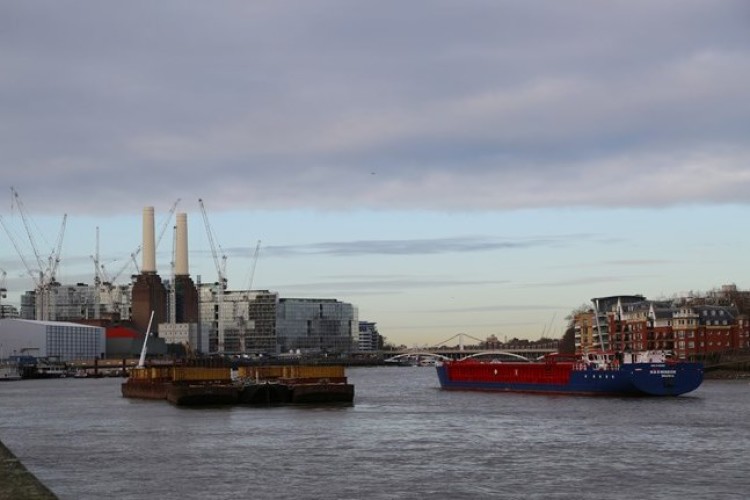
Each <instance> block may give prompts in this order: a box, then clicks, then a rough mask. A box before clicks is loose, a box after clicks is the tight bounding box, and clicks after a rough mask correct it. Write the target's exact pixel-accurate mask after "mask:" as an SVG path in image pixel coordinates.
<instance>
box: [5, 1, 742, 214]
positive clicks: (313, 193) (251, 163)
mask: <svg viewBox="0 0 750 500" xmlns="http://www.w3.org/2000/svg"><path fill="white" fill-rule="evenodd" d="M221 6H222V7H221V8H217V6H216V5H212V4H209V3H206V2H199V1H188V0H181V1H164V2H158V3H154V2H124V3H109V2H107V3H103V2H97V1H93V0H92V1H82V2H78V3H77V4H76V8H72V7H71V6H70V5H68V4H65V3H61V2H54V1H48V2H43V1H42V2H34V3H29V2H24V1H11V2H6V3H5V4H4V5H3V7H2V9H3V15H2V16H0V17H2V21H0V23H2V26H1V27H2V29H0V57H2V60H3V64H4V71H3V74H2V75H1V76H0V102H2V104H3V110H4V112H3V116H2V117H0V130H2V134H0V148H2V151H3V173H4V180H5V181H6V182H8V183H9V184H12V185H15V186H17V187H19V189H21V191H22V192H24V193H28V194H27V196H28V197H29V198H30V200H29V201H30V202H32V203H33V205H34V206H35V207H42V206H46V207H47V209H48V210H52V209H54V208H55V207H59V203H60V197H61V193H64V195H65V196H64V198H65V199H64V201H65V202H66V203H68V204H70V205H71V207H70V208H69V210H70V211H71V212H75V211H80V212H85V211H91V210H100V211H102V210H107V211H117V210H124V211H132V210H133V209H136V208H137V207H140V206H143V205H144V204H148V203H151V202H152V201H151V200H153V199H155V198H157V197H166V198H167V199H174V198H176V197H184V198H189V197H196V198H197V197H200V196H204V197H207V196H211V197H212V198H215V199H218V200H221V206H217V209H224V208H226V209H229V208H253V207H263V208H268V209H286V208H299V207H303V208H310V207H313V208H330V209H348V208H351V207H353V206H365V207H372V208H396V209H438V210H440V209H443V210H474V209H493V210H496V209H507V208H517V207H533V206H545V207H549V206H582V205H595V206H654V205H673V204H679V203H686V202H691V203H692V202H704V203H726V202H739V203H746V202H747V196H746V193H747V192H748V189H750V177H749V174H748V173H747V168H746V166H747V162H748V160H750V147H749V146H747V144H746V140H745V138H746V137H747V136H748V135H750V130H748V123H750V105H749V104H748V103H750V34H749V33H750V30H748V29H747V26H748V21H750V8H749V7H748V6H747V4H746V3H745V2H742V1H722V2H705V1H700V0H681V1H676V0H668V1H664V2H647V1H635V2H626V3H618V4H608V5H606V6H605V5H601V3H600V2H594V1H593V0H578V1H572V2H565V3H564V4H561V3H560V2H555V1H547V2H535V3H534V4H533V5H532V4H529V3H527V2H515V1H500V2H485V1H479V0H475V1H471V0H470V1H466V2H455V1H448V0H440V1H431V2H422V1H415V2H409V3H408V4H404V3H403V2H389V1H385V2H373V3H369V4H368V3H360V2H358V3H356V4H355V3H352V2H347V1H334V0H313V1H298V2H294V1H292V2H283V3H280V2H275V3H257V2H256V3H248V2H231V1H230V2H223V3H222V4H221ZM372 173H375V175H372ZM665 185H671V186H675V185H676V187H678V188H679V189H670V190H664V186H665ZM32 188H33V190H32ZM341 193H351V196H342V195H341ZM45 204H46V205H45Z"/></svg>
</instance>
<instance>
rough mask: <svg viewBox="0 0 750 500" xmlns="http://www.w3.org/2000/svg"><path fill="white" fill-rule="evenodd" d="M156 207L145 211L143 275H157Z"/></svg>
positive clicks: (147, 208)
mask: <svg viewBox="0 0 750 500" xmlns="http://www.w3.org/2000/svg"><path fill="white" fill-rule="evenodd" d="M154 234H155V231H154V207H145V208H144V209H143V265H142V266H141V273H143V274H156V243H155V241H156V237H155V236H154Z"/></svg>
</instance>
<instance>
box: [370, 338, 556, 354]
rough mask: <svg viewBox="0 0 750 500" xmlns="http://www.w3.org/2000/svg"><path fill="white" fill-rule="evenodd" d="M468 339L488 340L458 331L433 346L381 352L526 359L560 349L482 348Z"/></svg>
mask: <svg viewBox="0 0 750 500" xmlns="http://www.w3.org/2000/svg"><path fill="white" fill-rule="evenodd" d="M466 339H471V340H473V341H475V342H477V343H478V344H480V345H481V344H483V343H485V342H486V341H485V340H481V339H478V338H476V337H472V336H471V335H468V334H466V333H458V334H456V335H454V336H453V337H451V338H449V339H447V340H444V341H443V342H440V343H438V344H436V345H434V346H432V347H424V346H423V347H414V348H411V349H394V350H388V351H381V354H382V355H383V357H384V358H386V359H392V358H394V357H408V356H414V357H419V356H422V357H428V356H433V357H436V358H438V359H458V358H463V357H465V356H470V355H472V354H478V353H483V352H494V353H498V354H499V353H508V354H512V355H520V356H523V357H524V358H526V359H536V358H538V357H540V356H544V355H545V354H551V353H553V352H557V350H558V348H557V347H556V346H548V347H537V346H533V347H532V346H530V347H509V348H503V349H497V350H492V349H487V348H486V347H482V348H480V347H475V346H467V345H466ZM456 340H458V347H455V341H456ZM449 342H454V344H453V347H447V344H448V343H449Z"/></svg>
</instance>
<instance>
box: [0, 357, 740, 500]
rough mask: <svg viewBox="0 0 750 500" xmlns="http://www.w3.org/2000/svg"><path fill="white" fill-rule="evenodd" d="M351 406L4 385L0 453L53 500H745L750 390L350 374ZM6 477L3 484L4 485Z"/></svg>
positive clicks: (96, 382) (86, 383) (370, 371)
mask: <svg viewBox="0 0 750 500" xmlns="http://www.w3.org/2000/svg"><path fill="white" fill-rule="evenodd" d="M347 375H348V376H349V379H350V381H352V382H353V383H354V384H355V385H356V396H355V403H354V405H353V406H349V407H333V408H330V407H329V408H325V407H276V408H248V407H231V408H209V409H189V408H188V409H186V408H178V407H175V406H172V405H170V404H169V403H167V402H161V401H142V400H134V399H125V398H122V397H121V396H120V388H119V384H120V383H121V382H122V380H121V379H59V380H23V381H18V382H7V383H2V384H0V440H2V441H3V442H4V443H5V444H6V445H7V446H8V447H9V448H10V449H11V450H12V451H13V452H14V453H15V454H16V455H17V456H18V458H19V459H21V461H22V462H23V463H24V464H25V465H26V467H27V468H28V469H29V470H30V471H31V472H33V473H34V474H36V476H37V477H38V478H39V479H40V480H41V481H42V482H43V483H45V484H46V485H47V486H48V487H49V488H50V489H51V490H52V491H54V492H55V493H56V494H57V495H58V496H59V497H60V498H61V499H75V500H80V499H103V498H112V499H139V500H142V499H144V498H160V499H205V498H213V499H234V498H251V497H252V498H256V499H274V500H282V499H395V498H424V497H431V498H436V499H444V498H446V499H447V498H450V499H480V498H508V499H516V498H538V499H602V498H609V499H638V498H650V499H674V498H681V499H688V498H689V499H693V498H706V499H740V498H742V499H744V498H747V496H748V492H750V419H749V418H748V416H749V415H750V382H748V381H747V380H745V381H713V380H709V381H706V382H704V384H703V385H702V386H701V387H700V388H699V389H698V390H697V391H695V392H693V393H691V394H690V395H686V396H681V397H678V398H666V399H664V398H658V399H657V398H654V399H648V398H643V399H638V398H635V399H627V398H593V397H573V396H539V395H524V394H492V393H477V392H447V391H441V390H440V389H439V386H438V382H437V375H436V374H435V370H434V369H433V368H420V367H415V368H405V367H403V368H402V367H379V368H351V369H348V370H347ZM0 479H1V478H0Z"/></svg>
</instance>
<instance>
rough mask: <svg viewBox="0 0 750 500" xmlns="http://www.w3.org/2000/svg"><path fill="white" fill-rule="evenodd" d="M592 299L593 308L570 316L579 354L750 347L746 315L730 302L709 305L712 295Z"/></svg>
mask: <svg viewBox="0 0 750 500" xmlns="http://www.w3.org/2000/svg"><path fill="white" fill-rule="evenodd" d="M593 301H594V304H595V306H596V307H595V308H592V309H591V310H590V311H588V312H582V313H579V314H577V315H576V316H575V318H574V322H575V324H574V328H575V342H576V350H577V351H578V352H583V351H586V350H589V349H599V348H603V349H607V350H615V351H644V350H666V351H671V352H673V353H674V354H675V356H676V357H677V358H679V359H688V358H700V357H702V356H706V355H709V354H712V353H718V352H723V351H731V350H736V349H746V348H750V318H748V316H747V315H746V314H741V313H740V312H739V310H738V309H737V307H736V306H734V305H716V304H712V303H708V302H711V301H714V302H717V300H715V299H708V300H707V299H695V298H683V299H676V300H674V301H655V300H647V299H645V298H644V297H642V296H632V295H623V296H613V297H605V298H601V299H594V300H593ZM718 302H720V300H719V301H718Z"/></svg>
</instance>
